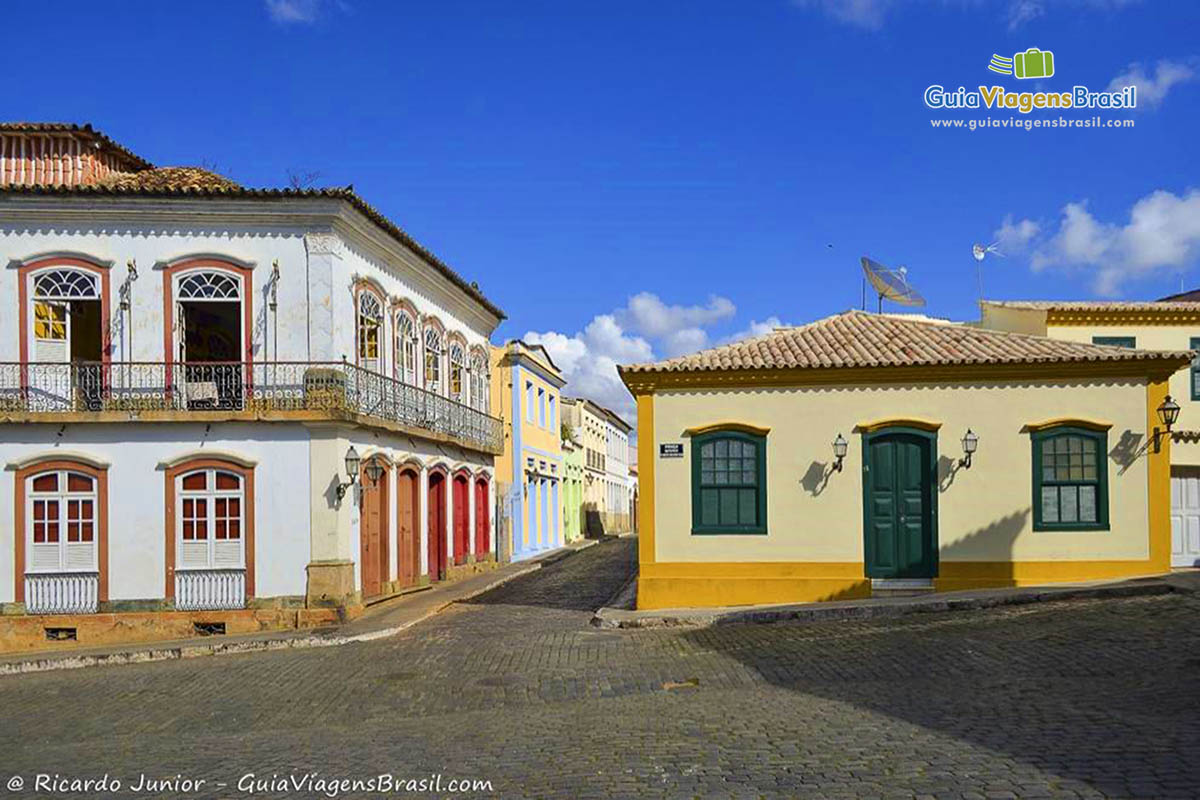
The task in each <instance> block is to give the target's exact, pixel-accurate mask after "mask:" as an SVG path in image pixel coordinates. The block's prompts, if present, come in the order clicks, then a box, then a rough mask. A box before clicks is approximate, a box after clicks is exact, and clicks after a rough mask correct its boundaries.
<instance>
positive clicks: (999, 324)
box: [980, 300, 1200, 567]
mask: <svg viewBox="0 0 1200 800" xmlns="http://www.w3.org/2000/svg"><path fill="white" fill-rule="evenodd" d="M980 310H981V318H980V325H981V326H982V327H985V328H989V329H992V330H1003V331H1015V332H1020V333H1030V334H1034V335H1038V336H1048V337H1050V338H1053V339H1061V340H1063V341H1071V342H1086V343H1093V344H1095V343H1099V344H1109V345H1116V346H1121V347H1130V348H1136V349H1140V350H1192V351H1196V350H1200V302H1195V301H1171V300H1165V301H1154V302H1129V301H1119V302H1096V301H1092V302H1071V301H1020V300H1016V301H992V300H986V301H984V302H983V303H981V304H980ZM1168 391H1169V392H1170V395H1171V398H1172V399H1173V400H1174V401H1175V402H1177V403H1178V404H1179V406H1180V415H1179V426H1178V427H1177V428H1176V430H1175V431H1173V433H1172V446H1171V525H1172V543H1171V563H1172V565H1173V566H1176V567H1191V566H1198V565H1200V362H1196V361H1193V363H1192V364H1191V365H1190V366H1189V367H1188V368H1185V369H1181V370H1179V371H1178V372H1176V373H1175V374H1174V375H1172V376H1171V380H1170V384H1169V389H1168Z"/></svg>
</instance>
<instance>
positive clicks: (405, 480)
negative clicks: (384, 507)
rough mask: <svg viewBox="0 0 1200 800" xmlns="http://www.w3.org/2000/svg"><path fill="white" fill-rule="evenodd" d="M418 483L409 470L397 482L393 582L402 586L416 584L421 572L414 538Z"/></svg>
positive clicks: (419, 552) (416, 536)
mask: <svg viewBox="0 0 1200 800" xmlns="http://www.w3.org/2000/svg"><path fill="white" fill-rule="evenodd" d="M419 480H420V479H419V478H418V477H417V473H416V472H413V471H412V470H411V469H406V470H404V471H402V472H401V473H400V474H399V475H398V476H397V478H396V579H397V580H398V581H400V585H401V586H412V585H413V584H414V583H416V582H417V575H418V574H419V573H420V569H421V567H420V564H421V538H420V536H418V535H417V524H418V522H417V520H418V513H419V507H418V505H417V504H418V497H419V492H418V489H417V485H418V482H419Z"/></svg>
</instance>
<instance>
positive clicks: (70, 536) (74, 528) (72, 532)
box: [67, 521, 79, 542]
mask: <svg viewBox="0 0 1200 800" xmlns="http://www.w3.org/2000/svg"><path fill="white" fill-rule="evenodd" d="M67 541H68V542H78V541H79V523H78V522H70V521H68V522H67Z"/></svg>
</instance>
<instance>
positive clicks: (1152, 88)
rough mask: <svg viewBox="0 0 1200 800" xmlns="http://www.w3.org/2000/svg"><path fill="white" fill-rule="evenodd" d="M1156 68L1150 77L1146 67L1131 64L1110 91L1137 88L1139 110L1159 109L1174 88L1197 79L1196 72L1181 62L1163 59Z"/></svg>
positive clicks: (1114, 81)
mask: <svg viewBox="0 0 1200 800" xmlns="http://www.w3.org/2000/svg"><path fill="white" fill-rule="evenodd" d="M1155 66H1156V70H1155V73H1154V74H1153V75H1149V74H1147V72H1146V67H1145V65H1143V64H1139V63H1133V64H1130V65H1129V68H1128V69H1127V70H1125V71H1124V72H1122V73H1121V74H1120V75H1118V76H1117V77H1115V78H1113V79H1112V81H1111V82H1110V83H1109V84H1108V91H1110V92H1114V91H1118V90H1120V89H1124V88H1125V87H1126V86H1136V87H1137V102H1138V108H1146V107H1149V108H1157V107H1158V106H1159V104H1161V103H1162V101H1163V100H1164V99H1165V98H1166V96H1167V92H1169V91H1171V88H1172V87H1174V86H1176V85H1177V84H1180V83H1187V82H1188V81H1192V80H1195V79H1196V70H1195V69H1193V68H1192V67H1191V66H1190V65H1188V64H1184V63H1182V62H1179V61H1169V60H1167V59H1163V60H1161V61H1159V62H1158V64H1156V65H1155Z"/></svg>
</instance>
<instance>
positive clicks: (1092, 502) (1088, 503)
mask: <svg viewBox="0 0 1200 800" xmlns="http://www.w3.org/2000/svg"><path fill="white" fill-rule="evenodd" d="M1079 521H1080V522H1096V521H1097V517H1096V487H1095V486H1080V487H1079Z"/></svg>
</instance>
